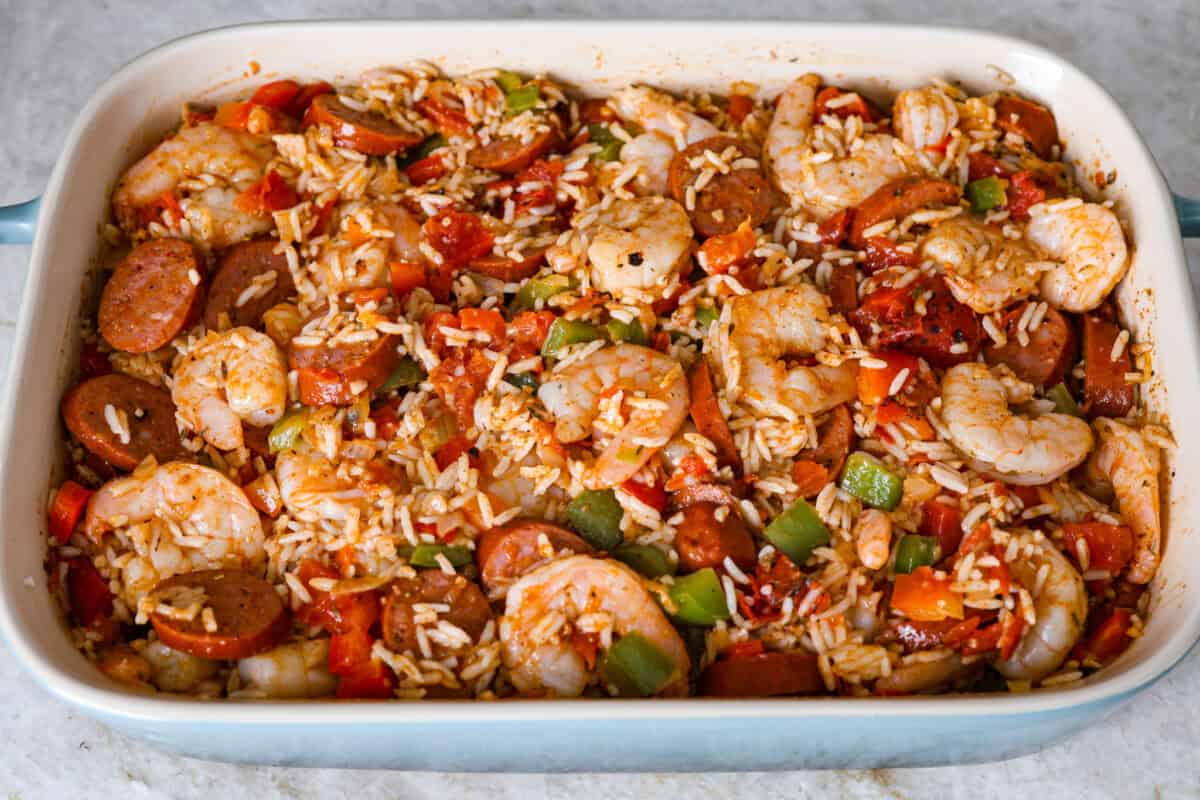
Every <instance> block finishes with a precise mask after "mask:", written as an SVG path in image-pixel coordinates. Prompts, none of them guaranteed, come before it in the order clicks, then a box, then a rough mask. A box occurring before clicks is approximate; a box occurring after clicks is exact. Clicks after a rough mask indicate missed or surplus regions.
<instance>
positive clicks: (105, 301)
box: [98, 239, 203, 353]
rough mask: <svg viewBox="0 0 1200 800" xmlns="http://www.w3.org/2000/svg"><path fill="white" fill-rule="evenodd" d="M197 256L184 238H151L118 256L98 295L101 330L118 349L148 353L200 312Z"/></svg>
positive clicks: (107, 340) (162, 343) (165, 342)
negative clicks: (119, 257)
mask: <svg viewBox="0 0 1200 800" xmlns="http://www.w3.org/2000/svg"><path fill="white" fill-rule="evenodd" d="M200 264H201V262H200V259H199V256H198V255H197V253H196V248H194V247H193V246H192V245H191V244H190V243H189V242H185V241H183V240H182V239H152V240H150V241H148V242H144V243H142V244H140V245H138V246H137V247H135V248H133V250H132V251H130V253H129V255H127V256H125V258H123V259H121V261H120V263H118V264H117V268H116V269H115V270H113V274H112V277H110V278H109V279H108V283H106V284H104V291H103V292H102V293H101V294H100V311H99V315H98V316H99V324H100V335H101V336H103V337H104V340H105V341H106V342H108V343H109V344H110V345H112V346H113V347H114V348H116V349H117V350H123V351H125V352H126V353H149V352H151V351H154V350H157V349H158V348H160V347H162V346H164V345H166V344H167V343H168V342H170V341H171V340H172V339H174V338H175V336H176V335H178V334H179V332H180V331H181V330H183V329H184V327H185V326H186V325H187V324H188V323H189V322H191V321H192V320H193V319H195V315H196V314H198V313H199V309H200V303H201V300H202V295H203V292H202V291H201V287H200V275H201V273H202V268H201V266H200Z"/></svg>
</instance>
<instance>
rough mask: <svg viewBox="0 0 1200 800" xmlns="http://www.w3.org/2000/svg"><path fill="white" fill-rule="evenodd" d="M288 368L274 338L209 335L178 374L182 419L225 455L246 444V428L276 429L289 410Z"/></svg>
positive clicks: (244, 331) (245, 331)
mask: <svg viewBox="0 0 1200 800" xmlns="http://www.w3.org/2000/svg"><path fill="white" fill-rule="evenodd" d="M287 396H288V388H287V365H286V364H285V363H284V360H283V354H282V353H280V352H279V348H278V347H277V346H276V344H275V342H274V341H272V339H271V337H269V336H267V335H266V334H265V333H259V332H258V331H256V330H254V329H253V328H245V327H243V328H233V329H232V330H228V331H221V332H219V333H218V332H217V331H209V332H208V333H207V334H205V336H204V338H203V339H201V340H200V342H199V343H198V344H197V345H196V346H195V347H193V348H192V349H191V350H190V351H188V354H187V355H186V356H184V358H183V361H181V362H180V364H179V367H178V368H177V369H176V370H175V378H174V381H173V383H172V385H171V399H172V400H174V401H175V406H176V408H177V409H178V411H179V416H180V418H181V419H182V420H183V421H184V422H185V423H186V424H187V425H188V426H189V427H190V428H191V429H192V430H194V431H196V432H197V433H199V434H200V435H201V436H203V437H204V440H205V441H207V442H208V443H209V444H211V445H213V446H214V447H218V448H220V449H222V450H236V449H237V448H239V447H241V446H242V444H243V441H244V439H243V435H242V423H243V422H245V423H246V424H247V425H253V426H255V427H263V426H264V425H274V424H275V423H276V422H278V421H279V418H280V417H282V416H283V411H284V409H285V408H286V407H287Z"/></svg>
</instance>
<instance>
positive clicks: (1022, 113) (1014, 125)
mask: <svg viewBox="0 0 1200 800" xmlns="http://www.w3.org/2000/svg"><path fill="white" fill-rule="evenodd" d="M996 125H997V126H998V127H999V128H1000V130H1002V131H1005V132H1008V133H1015V134H1017V135H1018V136H1020V137H1021V138H1022V139H1024V140H1025V141H1026V142H1028V143H1029V146H1030V147H1032V148H1033V152H1035V153H1037V154H1038V155H1039V156H1041V157H1042V158H1050V156H1051V155H1053V151H1054V145H1056V144H1058V123H1056V122H1055V121H1054V114H1052V113H1051V112H1050V109H1048V108H1046V107H1045V106H1043V105H1041V104H1040V103H1034V102H1032V101H1030V100H1025V99H1024V98H1021V97H1013V96H1012V95H1005V96H1003V97H1001V98H1000V99H999V100H997V101H996Z"/></svg>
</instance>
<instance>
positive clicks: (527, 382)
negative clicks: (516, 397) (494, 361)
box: [504, 372, 542, 392]
mask: <svg viewBox="0 0 1200 800" xmlns="http://www.w3.org/2000/svg"><path fill="white" fill-rule="evenodd" d="M504 382H505V383H508V384H511V385H513V386H515V387H517V388H518V389H528V390H529V391H531V392H536V391H537V390H538V388H539V387H541V385H542V382H541V381H539V380H538V378H537V375H535V374H534V373H532V372H518V373H517V374H516V375H505V376H504Z"/></svg>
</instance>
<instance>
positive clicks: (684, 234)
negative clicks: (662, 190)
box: [587, 197, 692, 303]
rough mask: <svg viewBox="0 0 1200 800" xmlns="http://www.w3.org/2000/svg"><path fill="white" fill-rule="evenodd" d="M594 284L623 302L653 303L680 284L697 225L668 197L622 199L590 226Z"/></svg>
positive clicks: (588, 251)
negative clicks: (682, 270) (693, 227)
mask: <svg viewBox="0 0 1200 800" xmlns="http://www.w3.org/2000/svg"><path fill="white" fill-rule="evenodd" d="M590 237H591V244H589V245H588V249H587V255H588V260H589V261H590V262H591V265H592V282H593V283H594V284H595V286H596V288H597V289H599V290H600V291H602V292H608V293H609V294H611V295H612V296H613V297H614V298H616V299H617V300H618V301H619V302H625V303H638V302H641V303H651V302H654V301H655V300H659V299H661V298H662V297H663V296H664V294H665V293H666V292H668V291H669V290H670V289H671V288H672V287H673V286H675V285H676V284H677V283H678V279H679V271H680V270H681V269H682V268H683V265H684V264H685V263H687V260H688V258H689V257H690V256H691V254H692V223H691V222H690V221H689V220H688V215H687V212H686V211H684V210H683V207H682V206H680V205H679V204H678V203H676V202H675V201H674V200H670V199H668V198H665V197H642V198H639V199H636V200H618V201H616V202H615V203H613V204H612V206H611V207H609V208H608V209H606V210H605V211H602V212H600V215H599V216H598V217H597V218H596V220H595V223H594V225H592V226H590Z"/></svg>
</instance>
